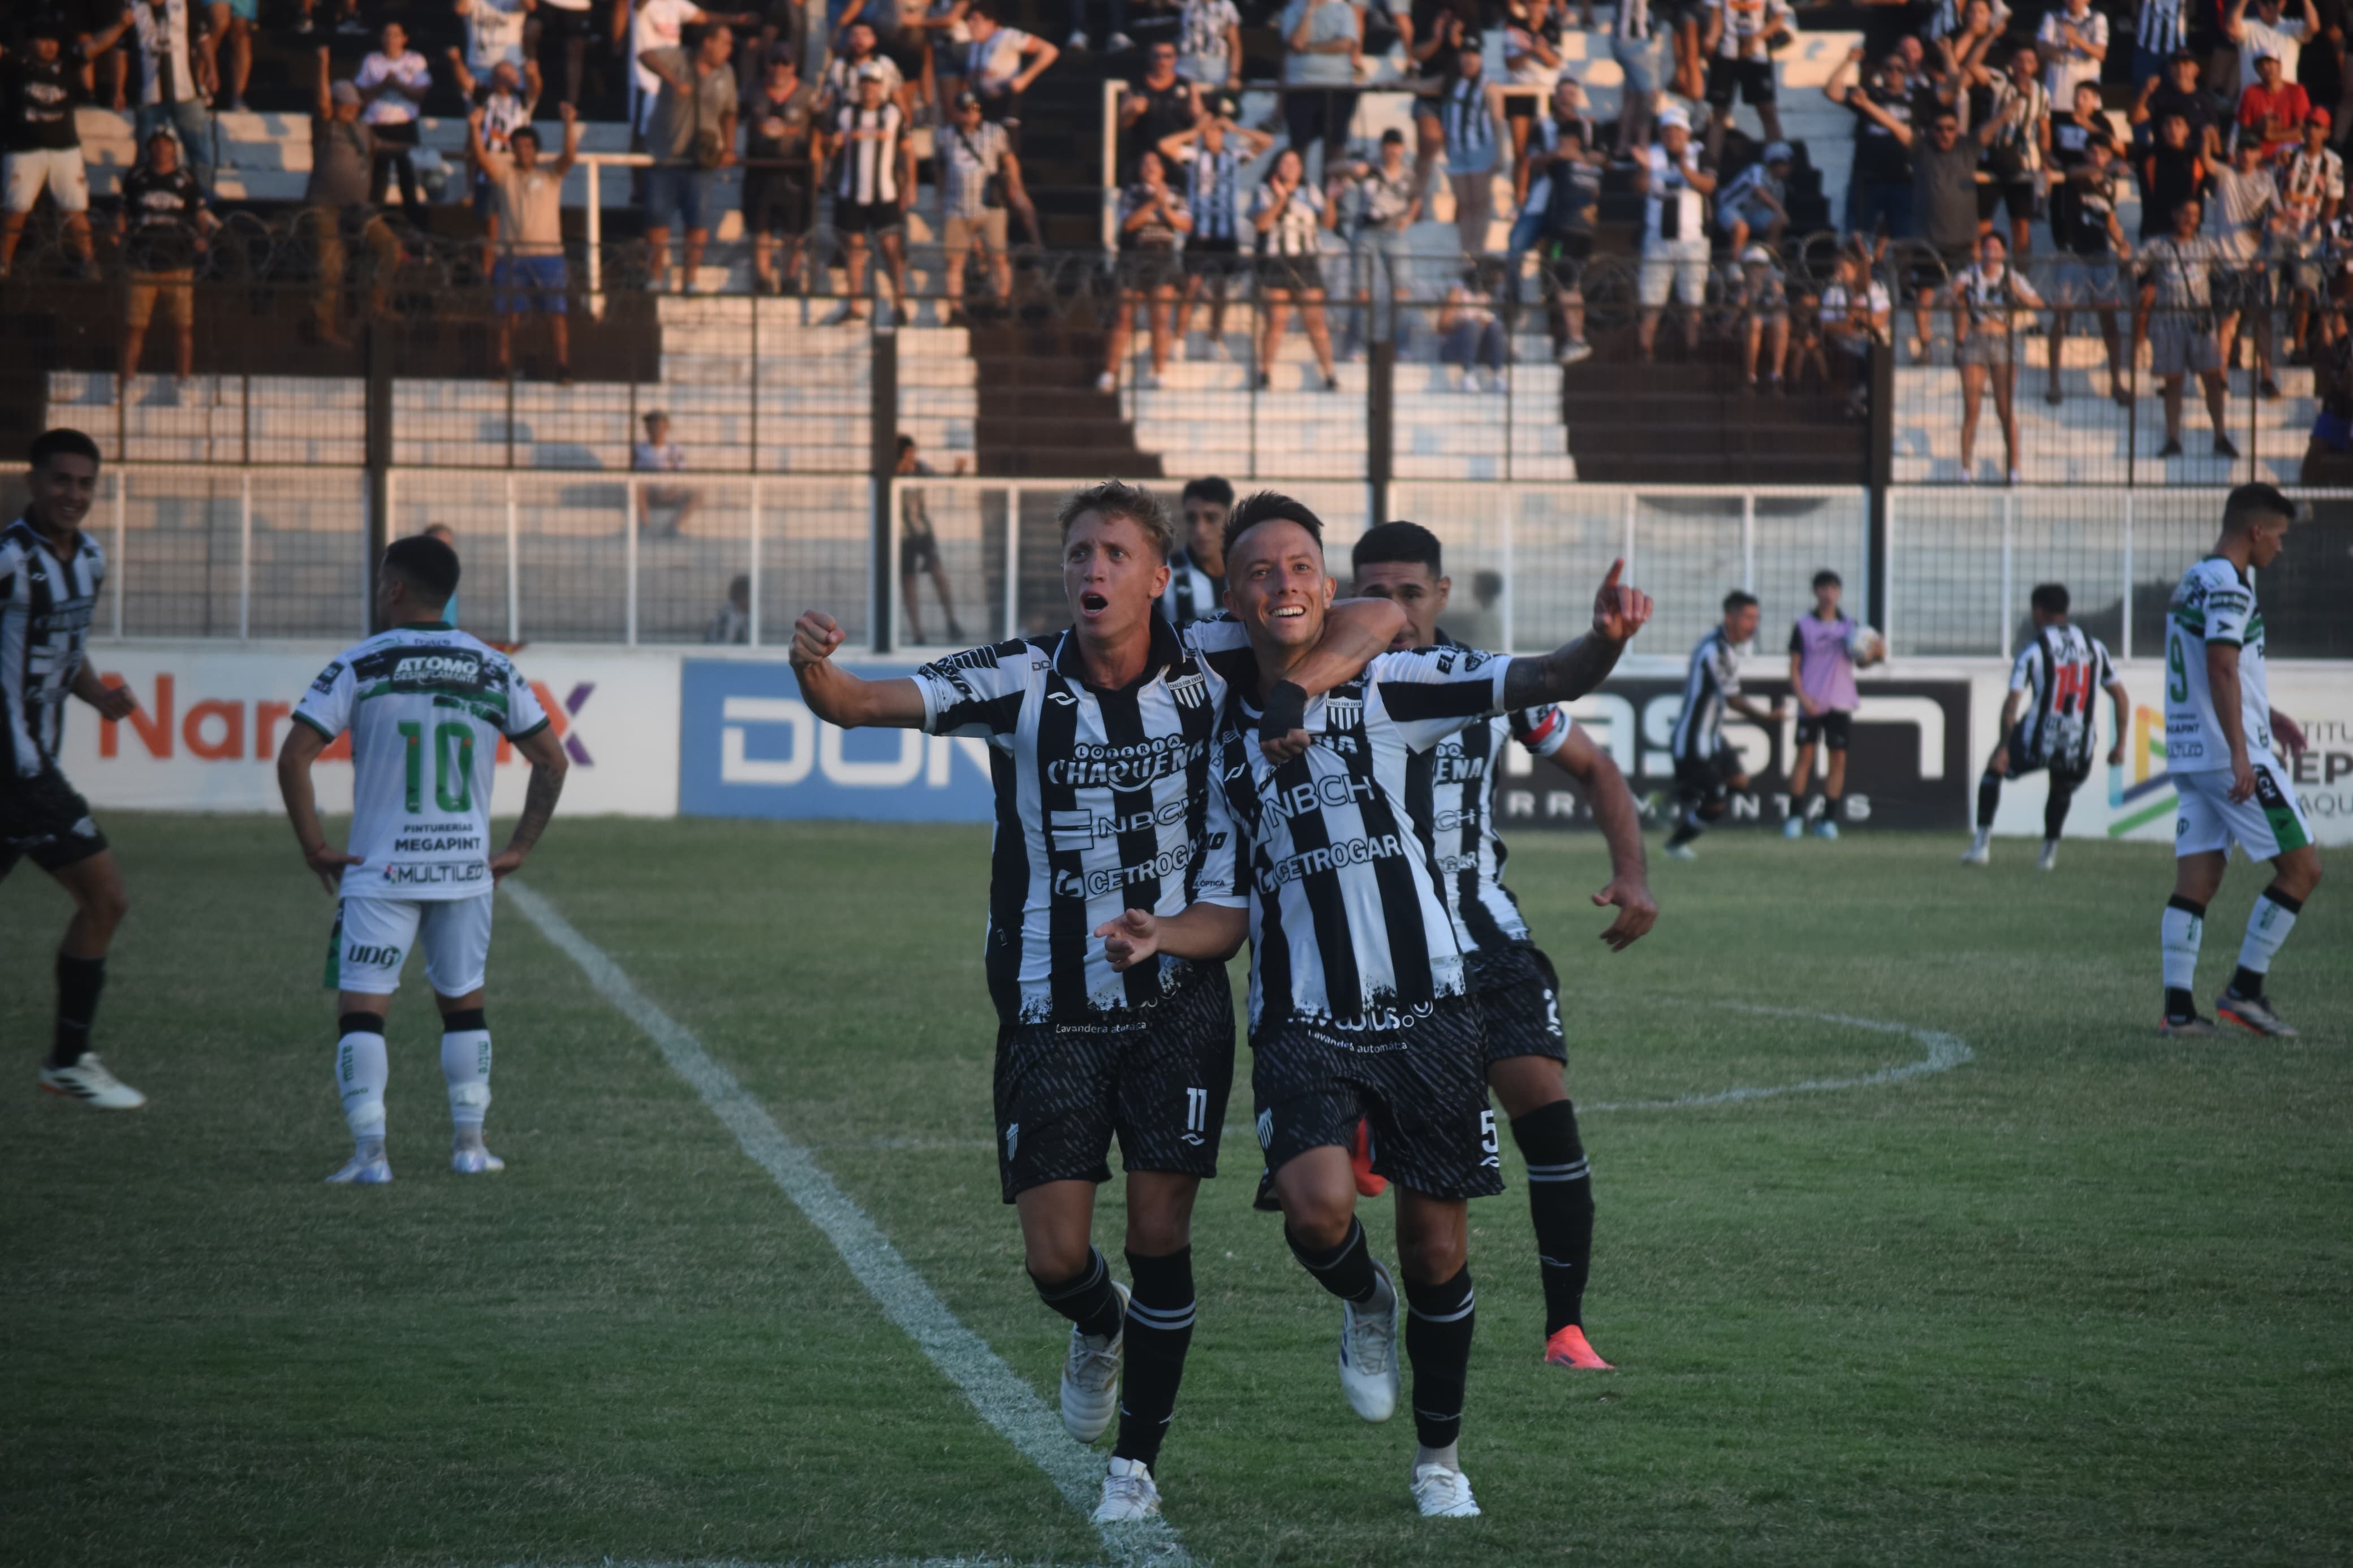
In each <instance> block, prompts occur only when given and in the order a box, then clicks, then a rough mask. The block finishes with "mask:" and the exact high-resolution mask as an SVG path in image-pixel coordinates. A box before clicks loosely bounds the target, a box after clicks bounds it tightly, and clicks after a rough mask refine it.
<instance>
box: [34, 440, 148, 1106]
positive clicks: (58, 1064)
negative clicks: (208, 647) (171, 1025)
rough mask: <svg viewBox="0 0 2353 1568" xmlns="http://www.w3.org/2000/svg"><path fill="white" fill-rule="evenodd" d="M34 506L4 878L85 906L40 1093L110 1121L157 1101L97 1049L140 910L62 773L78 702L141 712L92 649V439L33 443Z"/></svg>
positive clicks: (62, 978) (100, 575) (102, 576)
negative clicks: (101, 670) (111, 974)
mask: <svg viewBox="0 0 2353 1568" xmlns="http://www.w3.org/2000/svg"><path fill="white" fill-rule="evenodd" d="M31 458H32V473H31V474H30V475H29V476H28V478H27V488H28V489H29V490H30V492H31V500H29V501H28V502H27V503H26V507H25V514H24V515H23V516H22V517H20V518H18V519H17V520H16V521H14V522H12V523H10V524H9V525H8V527H7V529H6V531H0V715H5V718H6V721H7V726H8V763H9V766H8V769H7V771H6V772H5V773H0V879H5V878H6V877H7V875H8V873H9V872H10V871H12V870H14V869H16V862H17V861H18V860H20V859H24V858H30V859H31V860H32V862H33V864H34V865H36V866H38V867H39V868H41V869H42V870H44V871H47V873H48V874H49V875H50V876H51V877H53V878H55V879H57V883H58V886H59V887H61V888H63V889H65V890H66V893H67V895H68V896H69V897H70V898H71V899H72V900H73V904H74V912H73V918H72V919H71V920H69V921H67V922H66V937H65V941H64V942H62V943H60V944H59V946H58V1024H57V1032H56V1034H55V1035H54V1036H53V1037H51V1042H50V1046H49V1055H48V1059H47V1061H46V1062H45V1063H43V1064H42V1067H41V1087H42V1088H43V1089H47V1090H48V1091H49V1092H50V1093H51V1094H56V1095H62V1096H64V1097H65V1098H67V1099H69V1100H80V1101H81V1102H82V1103H83V1104H84V1105H87V1106H90V1108H92V1109H93V1110H138V1109H139V1108H140V1107H141V1106H142V1105H144V1104H146V1103H147V1097H146V1096H145V1095H143V1094H142V1093H140V1092H139V1091H138V1090H137V1089H133V1088H132V1087H131V1086H130V1085H129V1084H127V1083H124V1082H123V1081H122V1080H121V1079H118V1078H116V1077H115V1076H114V1075H113V1074H112V1073H111V1072H109V1071H107V1069H106V1064H105V1063H103V1062H101V1061H100V1060H99V1059H98V1053H97V1052H95V1051H93V1050H91V1049H90V1023H91V1020H92V1018H93V1016H94V1015H95V1014H96V1013H97V1011H98V993H99V990H100V987H102V986H103V985H105V984H106V949H107V944H108V943H109V942H112V941H113V940H114V928H115V927H117V926H119V925H121V923H122V917H123V916H124V914H126V913H128V912H129V910H130V907H131V900H130V897H129V895H128V894H126V893H125V892H124V891H123V890H122V873H121V870H120V869H118V868H116V866H115V864H114V852H113V851H112V850H111V849H109V848H108V847H106V835H105V834H103V833H101V832H100V831H99V829H98V824H96V823H95V822H92V821H91V820H90V806H89V805H87V804H86V803H85V802H84V801H83V800H82V798H81V796H80V795H76V794H75V793H74V787H73V785H71V784H68V783H67V782H66V776H65V774H63V773H59V772H58V746H59V745H61V744H62V743H63V742H64V740H65V728H66V698H67V697H68V696H69V695H70V696H74V697H79V698H80V699H81V700H83V701H84V702H87V703H89V704H90V706H91V707H93V708H95V709H97V710H99V712H100V715H102V716H103V717H105V718H108V719H128V718H129V717H131V715H132V712H134V711H135V710H137V709H138V706H139V704H138V703H137V702H136V701H135V700H132V695H131V693H130V692H128V691H126V690H124V689H122V688H121V687H119V686H109V685H107V684H106V683H105V682H104V681H102V680H100V679H99V678H98V672H97V671H96V670H94V669H92V668H90V665H89V663H88V662H87V661H86V660H85V659H84V658H83V649H84V647H85V645H86V644H87V643H88V641H89V638H90V616H91V614H92V613H93V612H94V611H95V610H96V609H97V607H98V590H99V586H100V584H102V583H104V582H105V581H106V552H104V551H102V550H100V548H99V547H98V541H97V540H95V539H92V538H91V537H90V535H89V534H87V533H84V532H83V531H81V523H82V519H84V518H86V517H88V516H89V515H90V502H91V501H92V500H96V499H97V496H98V464H99V454H98V443H97V442H95V441H93V440H91V439H90V437H87V436H85V435H83V434H82V433H81V432H80V431H79V430H63V429H59V430H50V431H47V432H45V433H43V434H42V435H41V436H40V437H37V439H36V440H35V441H34V442H33V447H32V452H31Z"/></svg>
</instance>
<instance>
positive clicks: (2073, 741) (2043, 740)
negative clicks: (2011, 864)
mask: <svg viewBox="0 0 2353 1568" xmlns="http://www.w3.org/2000/svg"><path fill="white" fill-rule="evenodd" d="M2028 603H2029V604H2030V605H2032V606H2033V615H2034V640H2033V641H2031V642H2030V643H2028V644H2027V645H2026V646H2025V647H2022V648H2021V649H2019V650H2018V658H2017V660H2016V661H2015V662H2014V663H2012V664H2011V665H2010V695H2009V696H2007V697H2005V698H2004V699H2002V704H2001V731H2000V733H2001V740H2000V742H1998V743H1996V745H1995V746H1994V749H1993V756H1992V758H1991V759H1990V760H1989V761H1988V762H1987V763H1986V770H1985V773H1984V775H1983V776H1982V777H1980V778H1979V779H1978V832H1977V837H1975V838H1974V839H1972V840H1970V842H1969V847H1968V851H1967V852H1966V853H1964V854H1963V855H1962V856H1961V864H1962V865H1964V866H1982V865H1984V864H1985V863H1986V862H1987V860H1988V859H1989V858H1990V857H1991V855H1992V844H1993V818H1994V813H1995V812H1996V811H1997V810H1998V809H2000V805H2001V786H2002V782H2003V781H2004V780H2006V779H2014V778H2016V777H2018V776H2019V775H2020V774H2021V773H2037V772H2043V771H2047V772H2049V773H2050V775H2051V795H2050V797H2049V799H2048V800H2047V801H2046V802H2045V803H2044V805H2043V807H2042V858H2041V860H2040V861H2038V862H2037V864H2039V865H2040V866H2041V867H2042V869H2043V870H2045V871H2049V870H2053V869H2055V868H2057V866H2058V864H2059V832H2060V829H2062V828H2063V827H2064V826H2066V825H2067V807H2068V805H2070V803H2072V802H2073V800H2074V798H2075V792H2076V791H2077V790H2079V789H2081V788H2082V787H2083V786H2084V780H2085V779H2087V778H2089V777H2091V776H2092V731H2093V728H2094V713H2093V706H2094V704H2093V700H2092V693H2093V692H2094V690H2099V691H2105V692H2106V693H2107V694H2108V700H2109V701H2111V702H2112V703H2114V704H2115V705H2116V737H2115V744H2113V745H2111V746H2110V747H2109V748H2108V765H2109V766H2110V767H2114V766H2115V765H2116V763H2121V762H2123V761H2124V760H2125V736H2126V733H2128V732H2129V731H2131V729H2132V698H2131V696H2130V694H2129V693H2127V692H2126V690H2125V683H2124V682H2123V681H2121V680H2119V679H2116V666H2115V665H2113V664H2111V663H2110V662H2109V660H2108V650H2107V649H2106V648H2105V647H2102V646H2100V639H2099V638H2097V637H2094V636H2092V635H2091V633H2089V632H2087V631H2084V630H2083V629H2082V628H2081V627H2079V626H2071V625H2069V624H2068V621H2067V605H2068V598H2067V587H2066V584H2063V583H2043V584H2038V585H2037V586H2036V587H2035V590H2034V592H2033V594H2032V595H2031V596H2030V598H2029V600H2028Z"/></svg>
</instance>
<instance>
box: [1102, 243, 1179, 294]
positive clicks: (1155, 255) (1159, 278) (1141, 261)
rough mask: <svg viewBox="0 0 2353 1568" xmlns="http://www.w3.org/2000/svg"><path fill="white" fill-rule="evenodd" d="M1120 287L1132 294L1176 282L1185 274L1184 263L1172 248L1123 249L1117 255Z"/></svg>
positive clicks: (1146, 291)
mask: <svg viewBox="0 0 2353 1568" xmlns="http://www.w3.org/2000/svg"><path fill="white" fill-rule="evenodd" d="M1117 273H1118V279H1119V286H1120V288H1121V289H1124V290H1126V291H1127V292H1129V293H1132V294H1141V293H1148V292H1150V291H1151V290H1152V289H1160V288H1165V287H1167V286H1169V285H1172V284H1174V283H1176V281H1177V280H1178V279H1181V278H1183V277H1184V276H1185V263H1184V260H1183V258H1180V257H1179V256H1178V255H1177V254H1176V252H1175V251H1173V250H1123V251H1121V252H1120V255H1119V265H1118V269H1117Z"/></svg>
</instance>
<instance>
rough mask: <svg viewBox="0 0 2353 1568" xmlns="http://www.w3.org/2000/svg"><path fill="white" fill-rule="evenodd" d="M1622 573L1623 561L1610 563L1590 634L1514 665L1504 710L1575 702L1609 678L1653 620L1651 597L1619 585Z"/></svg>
mask: <svg viewBox="0 0 2353 1568" xmlns="http://www.w3.org/2000/svg"><path fill="white" fill-rule="evenodd" d="M1625 570H1626V563H1625V562H1624V561H1622V560H1620V561H1613V562H1611V563H1609V575H1608V576H1607V577H1604V578H1603V579H1602V580H1601V588H1600V591H1599V593H1597V594H1595V595H1593V630H1592V631H1591V632H1589V633H1588V634H1587V635H1586V636H1584V637H1577V638H1574V639H1572V640H1571V641H1569V642H1567V643H1564V644H1563V645H1561V646H1560V647H1556V648H1555V649H1554V650H1553V651H1552V652H1550V653H1547V654H1541V655H1537V656H1535V657H1532V658H1514V659H1513V660H1512V664H1511V668H1509V669H1507V670H1505V671H1504V707H1505V708H1507V709H1517V708H1533V707H1535V706H1536V705H1537V704H1539V703H1545V702H1567V701H1573V700H1576V699H1577V698H1579V697H1582V696H1584V695H1585V694H1586V693H1587V692H1588V691H1590V690H1592V689H1594V688H1595V687H1597V686H1599V685H1600V684H1601V683H1602V681H1604V680H1605V679H1608V678H1609V672H1610V671H1611V670H1612V669H1614V668H1617V666H1618V656H1619V655H1620V654H1622V653H1624V652H1625V651H1626V644H1627V643H1628V642H1629V641H1630V640H1631V639H1632V637H1633V636H1634V634H1635V633H1636V632H1639V631H1641V629H1642V627H1643V625H1644V624H1645V623H1646V622H1648V621H1649V620H1650V618H1651V595H1648V594H1645V593H1643V592H1642V591H1641V589H1640V588H1631V587H1627V586H1624V585H1623V584H1620V582H1619V581H1618V579H1619V576H1620V574H1622V573H1623V572H1624V571H1625Z"/></svg>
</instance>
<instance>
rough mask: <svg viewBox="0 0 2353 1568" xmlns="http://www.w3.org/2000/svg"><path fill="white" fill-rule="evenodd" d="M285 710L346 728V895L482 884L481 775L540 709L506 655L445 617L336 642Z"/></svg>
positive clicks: (486, 845) (471, 893)
mask: <svg viewBox="0 0 2353 1568" xmlns="http://www.w3.org/2000/svg"><path fill="white" fill-rule="evenodd" d="M294 717H295V718H296V719H297V720H299V721H301V722H302V723H305V724H308V725H310V726H311V728H312V729H313V730H316V731H319V733H320V734H322V735H324V736H326V737H327V738H328V739H329V740H331V741H332V740H333V739H334V738H335V737H336V736H337V735H340V734H342V733H343V731H345V730H349V731H351V734H352V771H353V779H352V837H351V843H350V846H349V853H351V854H353V855H356V856H358V857H360V864H358V865H356V866H347V867H345V868H343V897H344V898H346V899H415V900H438V899H470V898H475V897H478V896H480V895H481V894H485V893H488V892H489V891H490V890H491V778H492V776H493V770H494V768H495V767H496V765H497V763H498V751H499V741H500V739H501V737H504V738H506V739H509V740H521V739H522V738H523V737H524V736H526V735H529V734H532V733H533V732H534V731H538V730H540V729H542V728H543V727H544V726H545V725H546V723H547V713H546V711H545V710H543V708H541V706H540V704H539V699H538V698H537V697H536V696H534V695H533V692H532V689H531V687H530V685H529V684H528V683H526V682H525V681H524V679H523V678H522V676H521V675H519V674H517V673H516V672H515V668H514V666H513V665H512V663H510V662H508V659H507V657H506V656H505V655H504V654H502V653H500V652H498V651H497V650H496V649H494V648H492V647H489V646H488V645H487V644H484V643H482V642H480V641H478V640H477V639H475V638H474V637H470V636H469V635H467V634H466V633H464V632H461V631H459V630H456V629H455V628H453V627H451V626H448V624H447V623H445V622H439V621H435V622H430V623H427V624H426V625H422V626H399V627H396V628H395V629H394V630H392V631H388V632H384V633H380V634H379V635H377V636H375V637H370V638H368V639H367V641H365V642H364V643H360V644H357V645H356V646H354V647H350V648H347V649H345V650H344V651H343V654H342V655H341V656H339V657H338V658H336V659H335V660H334V662H332V664H330V665H328V666H327V668H324V669H322V670H321V671H320V672H319V679H316V680H314V681H312V682H311V689H310V690H308V691H306V692H304V693H303V694H302V700H301V704H300V705H298V706H297V707H296V708H295V710H294Z"/></svg>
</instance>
